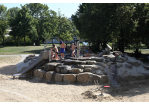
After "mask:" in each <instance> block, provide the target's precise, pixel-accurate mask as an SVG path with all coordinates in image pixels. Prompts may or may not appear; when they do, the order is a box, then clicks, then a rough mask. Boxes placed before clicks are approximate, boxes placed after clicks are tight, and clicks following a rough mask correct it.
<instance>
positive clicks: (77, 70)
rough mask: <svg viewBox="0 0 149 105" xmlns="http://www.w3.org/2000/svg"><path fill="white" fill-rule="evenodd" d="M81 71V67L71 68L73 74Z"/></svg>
mask: <svg viewBox="0 0 149 105" xmlns="http://www.w3.org/2000/svg"><path fill="white" fill-rule="evenodd" d="M81 72H83V69H80V68H72V73H74V74H78V73H81Z"/></svg>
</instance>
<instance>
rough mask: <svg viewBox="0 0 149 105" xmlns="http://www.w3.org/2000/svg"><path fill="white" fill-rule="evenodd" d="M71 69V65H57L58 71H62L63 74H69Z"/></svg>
mask: <svg viewBox="0 0 149 105" xmlns="http://www.w3.org/2000/svg"><path fill="white" fill-rule="evenodd" d="M69 70H71V66H67V65H62V66H58V67H56V72H58V73H62V74H67V73H68V71H69Z"/></svg>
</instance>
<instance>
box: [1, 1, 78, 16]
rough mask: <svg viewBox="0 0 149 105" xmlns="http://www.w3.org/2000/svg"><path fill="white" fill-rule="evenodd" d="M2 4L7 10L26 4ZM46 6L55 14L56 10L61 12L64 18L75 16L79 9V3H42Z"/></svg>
mask: <svg viewBox="0 0 149 105" xmlns="http://www.w3.org/2000/svg"><path fill="white" fill-rule="evenodd" d="M1 4H3V5H4V6H5V7H7V10H8V9H9V8H12V7H19V8H21V6H20V5H25V4H26V3H0V5H1ZM42 4H46V5H47V6H48V7H49V9H50V10H54V11H55V12H58V10H60V11H61V14H64V16H65V17H67V18H70V17H71V15H72V14H75V12H76V11H77V9H79V7H78V6H79V5H80V4H81V3H46V2H45V3H42Z"/></svg>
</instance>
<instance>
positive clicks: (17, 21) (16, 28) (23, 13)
mask: <svg viewBox="0 0 149 105" xmlns="http://www.w3.org/2000/svg"><path fill="white" fill-rule="evenodd" d="M33 22H34V21H33V18H32V16H31V15H30V14H29V9H28V8H27V7H26V6H21V9H20V10H19V11H18V13H17V15H16V17H14V18H11V19H10V26H11V27H12V31H11V32H10V34H11V35H13V36H14V37H15V38H17V39H16V40H17V41H18V40H19V38H21V37H23V38H24V47H25V37H26V35H30V34H31V33H32V31H33V29H34V25H33ZM17 46H18V42H17Z"/></svg>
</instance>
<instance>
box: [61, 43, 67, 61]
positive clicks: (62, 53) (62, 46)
mask: <svg viewBox="0 0 149 105" xmlns="http://www.w3.org/2000/svg"><path fill="white" fill-rule="evenodd" d="M60 48H61V49H60V53H61V59H63V58H64V53H65V48H66V45H65V43H64V42H63V41H61V46H60Z"/></svg>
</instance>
